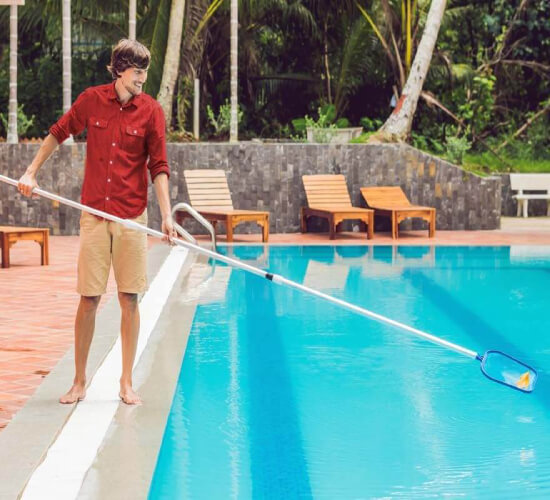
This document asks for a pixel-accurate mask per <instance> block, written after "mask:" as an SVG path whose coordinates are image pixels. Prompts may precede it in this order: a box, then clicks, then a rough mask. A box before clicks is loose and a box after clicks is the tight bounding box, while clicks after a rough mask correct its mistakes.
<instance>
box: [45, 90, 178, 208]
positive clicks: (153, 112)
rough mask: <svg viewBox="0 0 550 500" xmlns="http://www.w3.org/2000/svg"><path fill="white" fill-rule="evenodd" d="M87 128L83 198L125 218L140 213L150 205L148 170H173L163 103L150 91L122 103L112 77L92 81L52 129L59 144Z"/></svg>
mask: <svg viewBox="0 0 550 500" xmlns="http://www.w3.org/2000/svg"><path fill="white" fill-rule="evenodd" d="M85 128H87V129H88V140H87V143H88V145H87V149H86V170H85V172H84V182H83V184H82V203H83V204H84V205H88V206H90V207H93V208H96V209H98V210H102V211H104V212H107V213H110V214H113V215H116V216H118V217H122V218H125V219H132V218H135V217H137V216H139V215H140V214H141V213H142V212H143V211H144V210H145V207H146V206H147V185H148V180H147V170H149V172H150V174H151V179H152V180H154V179H155V177H156V176H157V175H158V174H160V173H166V174H167V175H170V169H169V167H168V162H167V160H166V139H165V133H164V130H165V125H164V114H163V112H162V108H161V107H160V104H159V103H158V102H157V101H156V100H155V99H153V98H152V97H151V96H149V95H147V94H139V95H138V96H135V97H133V98H132V99H131V100H130V101H129V102H128V103H126V104H120V102H119V101H118V99H117V94H116V91H115V84H114V82H113V83H109V84H106V85H99V86H97V87H90V88H89V89H87V90H85V91H84V92H82V94H80V96H78V99H77V100H76V101H75V102H74V104H73V105H72V107H71V109H70V110H69V111H67V113H65V114H64V115H63V116H62V117H61V118H60V119H59V121H58V122H57V123H56V124H55V125H53V126H52V127H51V128H50V133H51V134H52V135H53V136H54V137H55V138H56V139H57V141H58V142H59V143H60V144H61V143H62V142H63V141H64V140H65V139H66V138H67V137H69V135H71V134H72V135H75V134H79V133H81V132H82V131H83V130H84V129H85Z"/></svg>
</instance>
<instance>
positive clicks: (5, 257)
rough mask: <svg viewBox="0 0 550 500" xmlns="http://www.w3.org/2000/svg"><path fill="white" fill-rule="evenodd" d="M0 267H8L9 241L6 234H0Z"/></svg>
mask: <svg viewBox="0 0 550 500" xmlns="http://www.w3.org/2000/svg"><path fill="white" fill-rule="evenodd" d="M2 267H10V242H9V239H8V235H7V234H4V235H2Z"/></svg>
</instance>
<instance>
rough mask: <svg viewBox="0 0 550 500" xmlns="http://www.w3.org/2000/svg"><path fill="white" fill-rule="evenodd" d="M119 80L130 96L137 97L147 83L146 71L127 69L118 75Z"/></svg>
mask: <svg viewBox="0 0 550 500" xmlns="http://www.w3.org/2000/svg"><path fill="white" fill-rule="evenodd" d="M119 79H120V81H121V82H122V85H123V86H124V88H125V89H126V90H127V91H128V92H129V93H130V94H132V95H133V96H136V95H139V94H141V91H142V90H143V85H144V84H145V82H146V81H147V69H140V68H128V69H126V70H124V71H123V72H122V73H120V76H119Z"/></svg>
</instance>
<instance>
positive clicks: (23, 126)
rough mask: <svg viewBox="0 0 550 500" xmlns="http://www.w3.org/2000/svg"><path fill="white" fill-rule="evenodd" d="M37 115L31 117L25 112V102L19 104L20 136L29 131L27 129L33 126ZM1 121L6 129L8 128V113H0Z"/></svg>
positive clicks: (18, 123)
mask: <svg viewBox="0 0 550 500" xmlns="http://www.w3.org/2000/svg"><path fill="white" fill-rule="evenodd" d="M34 118H35V116H34V115H32V116H31V117H30V118H29V117H28V116H27V115H26V114H25V110H24V109H23V104H20V105H19V106H17V133H18V135H19V136H24V135H25V134H26V133H27V130H29V128H31V127H32V126H33V124H34ZM0 121H1V122H2V125H3V126H4V130H6V131H7V130H8V114H7V113H6V114H4V113H0Z"/></svg>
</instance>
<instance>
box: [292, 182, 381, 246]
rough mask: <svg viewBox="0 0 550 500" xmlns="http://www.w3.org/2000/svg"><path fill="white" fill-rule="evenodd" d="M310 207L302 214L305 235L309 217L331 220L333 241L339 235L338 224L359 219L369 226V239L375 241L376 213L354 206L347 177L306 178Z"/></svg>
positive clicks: (304, 209) (305, 185) (303, 210)
mask: <svg viewBox="0 0 550 500" xmlns="http://www.w3.org/2000/svg"><path fill="white" fill-rule="evenodd" d="M302 181H303V183H304V189H305V192H306V198H307V203H308V207H303V208H302V210H301V215H300V222H301V228H302V232H304V233H305V232H306V231H307V219H308V218H309V217H313V216H314V217H321V218H324V219H327V221H328V224H329V233H330V239H331V240H332V239H334V238H335V236H336V230H337V227H336V226H338V224H340V223H341V222H342V221H344V220H348V219H359V220H361V221H363V222H364V223H365V224H366V225H367V238H372V231H373V223H372V222H373V220H374V212H373V211H372V210H368V209H364V208H357V207H354V206H353V205H352V204H351V198H350V196H349V191H348V186H347V185H346V179H345V177H344V176H343V175H304V176H302Z"/></svg>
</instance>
